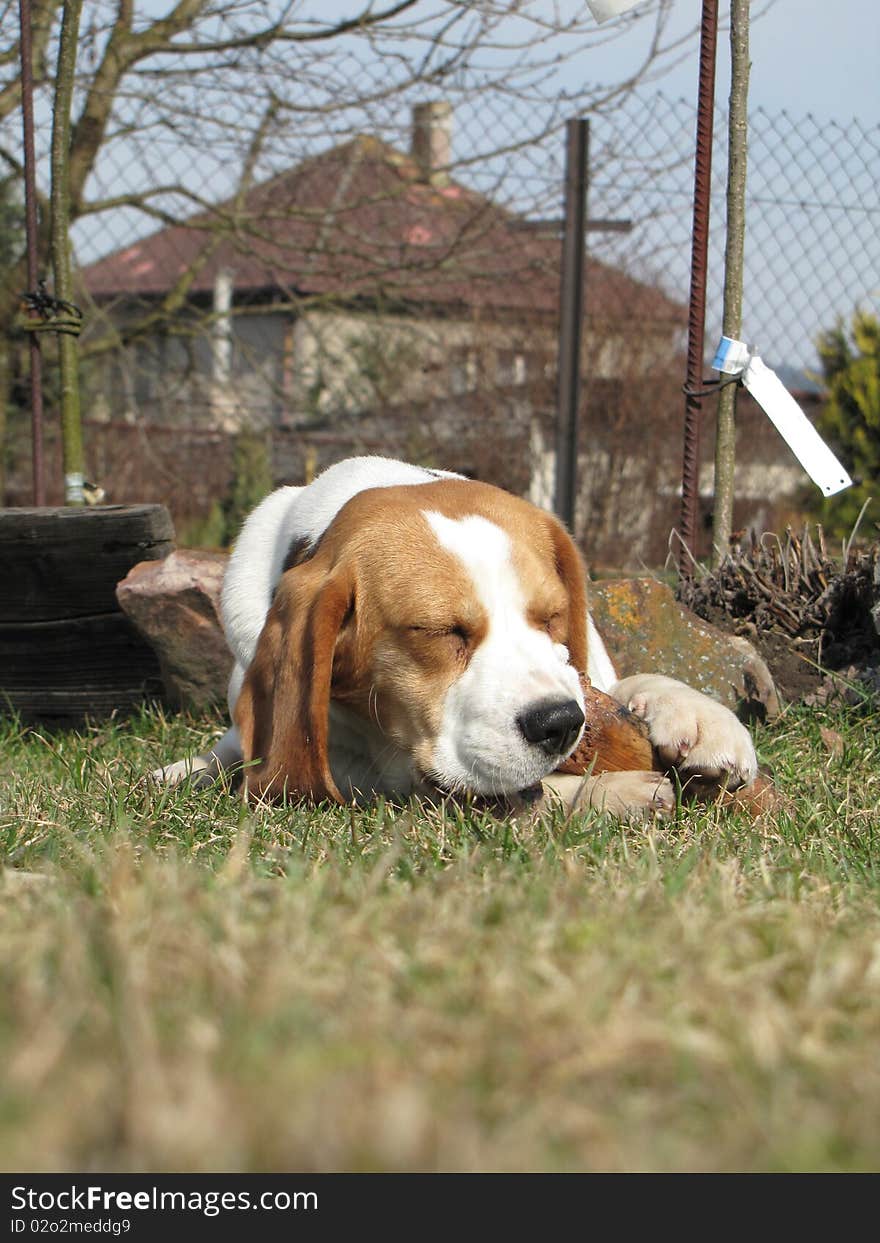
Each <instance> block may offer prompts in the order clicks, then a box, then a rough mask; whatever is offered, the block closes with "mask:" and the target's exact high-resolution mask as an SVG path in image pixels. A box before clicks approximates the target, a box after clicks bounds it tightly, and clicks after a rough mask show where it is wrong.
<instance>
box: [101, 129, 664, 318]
mask: <svg viewBox="0 0 880 1243" xmlns="http://www.w3.org/2000/svg"><path fill="white" fill-rule="evenodd" d="M522 225H523V220H522V218H521V217H519V216H517V215H515V214H514V213H512V212H509V211H507V210H505V209H504V208H502V207H499V206H497V205H496V204H494V203H493V202H492V201H491V200H490V199H488V198H486V197H484V196H483V195H480V194H478V193H476V192H475V191H473V190H469V189H467V188H466V187H464V186H462V185H460V184H458V183H456V182H454V181H450V182H449V184H447V185H442V186H437V185H429V184H427V183H426V182H425V181H424V180H422V178H421V175H420V171H419V169H418V167H417V165H416V164H415V162H414V161H413V160H412V159H411V158H410V157H409V156H406V155H403V154H401V153H400V152H399V151H397V150H395V149H394V148H393V147H390V146H388V145H387V144H385V143H383V142H381V141H379V140H378V139H375V138H371V137H365V136H358V137H356V138H354V139H353V140H351V141H350V142H347V143H345V144H343V145H341V146H337V147H333V148H332V149H330V150H329V151H326V152H324V153H323V154H321V155H318V156H316V157H314V158H312V159H309V160H306V161H305V162H304V163H302V164H299V165H297V166H296V167H295V168H293V169H290V170H288V171H287V172H284V173H281V174H279V175H278V176H276V177H274V178H272V179H271V180H269V181H266V182H263V183H262V184H260V185H258V186H256V187H254V188H253V189H252V190H251V191H250V192H249V193H248V194H246V195H245V196H243V200H242V202H241V203H240V204H239V205H236V203H235V201H234V200H229V201H227V202H226V203H223V204H221V205H219V206H218V207H217V208H215V209H212V210H211V211H207V212H203V213H201V214H199V215H197V216H194V217H192V218H191V219H190V220H189V221H187V222H186V223H185V224H180V225H173V226H170V227H167V228H164V229H161V230H160V231H159V232H157V233H154V234H152V235H151V236H149V237H146V238H144V239H143V241H140V242H136V243H135V244H134V245H132V246H128V247H126V248H125V249H124V250H121V251H117V252H115V253H114V254H111V255H108V256H107V257H106V258H104V259H100V260H98V261H97V262H95V263H93V264H90V265H89V266H88V267H86V268H84V269H83V272H82V278H83V280H84V282H85V284H86V287H87V288H88V290H89V292H90V293H91V294H92V295H93V296H94V297H96V298H106V297H110V296H132V297H145V296H151V295H153V296H156V295H161V294H164V293H165V292H167V291H168V290H169V289H170V288H171V287H172V286H173V285H174V283H175V282H176V281H177V280H178V279H179V277H180V276H181V275H182V274H183V273H184V272H186V270H187V269H188V268H189V267H190V266H191V265H193V264H197V262H198V260H199V257H200V255H203V252H204V255H203V263H202V266H201V267H197V268H196V273H195V277H194V279H193V282H192V285H191V289H192V291H193V292H207V291H210V290H211V289H212V287H213V284H214V279H215V275H216V273H217V271H218V270H220V269H224V268H226V269H231V270H232V271H233V272H234V285H235V289H236V292H237V293H242V292H245V291H249V292H257V291H276V292H277V291H280V292H281V294H282V295H284V294H285V293H286V294H287V295H288V296H290V297H291V298H302V297H311V296H315V295H318V296H320V295H333V296H341V297H345V298H366V299H369V300H376V299H386V300H387V301H388V302H389V303H390V304H396V303H399V302H406V303H419V304H425V303H428V304H433V305H435V306H438V307H446V308H448V309H449V310H453V309H454V308H461V307H466V308H469V309H471V310H478V309H481V308H485V309H486V310H496V311H506V312H520V313H522V312H537V313H538V314H539V315H556V313H557V311H558V306H559V266H560V251H561V243H560V239H559V238H558V237H554V236H548V235H547V234H543V233H541V232H540V231H535V230H534V229H524V228H523V227H522ZM218 226H219V229H220V230H221V232H222V239H221V240H220V241H219V243H217V241H216V239H217V237H218ZM212 245H213V247H214V249H213V250H212V249H210V248H211V246H212ZM586 301H587V314H588V315H590V316H593V315H600V316H601V317H602V319H603V320H618V319H621V318H624V319H626V320H633V319H635V320H641V321H646V320H648V321H652V322H654V323H658V322H659V323H665V324H670V325H676V326H677V325H680V324H681V323H682V321H683V318H684V314H685V312H684V308H683V307H682V306H681V305H680V304H678V303H676V302H673V301H672V300H670V299H669V298H667V297H666V296H665V295H664V294H663V293H662V292H661V291H660V290H659V289H656V288H654V287H652V286H650V285H646V284H642V283H641V282H639V281H635V280H632V279H631V278H630V277H628V276H626V275H624V273H622V272H621V271H619V270H617V269H615V268H612V267H609V266H608V265H606V264H603V263H601V262H599V261H598V260H589V262H588V269H587V276H586Z"/></svg>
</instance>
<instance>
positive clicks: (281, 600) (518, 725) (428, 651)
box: [154, 457, 757, 814]
mask: <svg viewBox="0 0 880 1243" xmlns="http://www.w3.org/2000/svg"><path fill="white" fill-rule="evenodd" d="M221 612H222V619H223V625H224V629H225V633H226V637H227V640H228V642H229V645H230V648H231V649H232V652H233V654H234V656H235V660H236V664H235V667H234V670H233V673H232V676H231V679H230V684H229V708H230V712H231V715H232V719H233V722H234V724H233V726H232V728H231V729H230V730H229V731H228V732H227V733H226V734H225V735H224V737H223V738H222V739H221V740H220V741H219V742H218V743H217V745H216V746H215V747H214V748H213V750H212V751H211V752H210V753H209V754H207V755H202V756H197V757H195V758H194V759H188V760H182V761H178V762H177V763H175V764H171V765H169V766H167V767H165V768H162V769H159V770H158V771H157V773H156V774H154V776H156V777H157V778H158V779H159V780H162V781H166V782H172V783H173V782H177V781H180V780H183V779H185V778H187V777H192V778H194V779H195V780H196V781H197V782H198V783H199V784H202V783H207V782H211V781H213V780H215V779H216V778H217V777H218V776H219V775H220V774H221V773H222V772H223V771H224V770H226V769H229V768H230V767H239V768H240V767H241V766H244V775H245V776H244V779H245V782H246V787H247V791H248V792H249V794H251V795H256V796H257V797H265V798H278V797H284V796H289V797H300V796H303V797H307V798H310V799H313V800H321V799H330V800H333V801H336V802H360V801H368V800H369V799H371V798H372V797H374V796H376V795H379V794H382V795H386V796H390V797H398V798H400V797H406V796H408V795H411V794H414V793H424V792H428V791H431V790H434V791H436V790H438V789H439V790H441V791H445V792H448V793H451V794H457V793H473V794H476V795H483V796H490V797H495V798H497V797H504V796H513V797H515V796H517V795H520V794H521V793H522V792H532V793H533V792H534V791H535V790H536V789H537V790H539V791H540V790H543V793H544V794H545V795H546V796H547V797H549V798H553V797H557V798H560V799H562V800H563V801H564V802H565V803H566V804H567V805H568V806H572V807H573V806H575V805H593V806H601V807H604V808H605V809H607V810H610V811H613V812H617V813H621V814H624V813H629V812H632V811H639V810H646V809H660V810H662V809H667V808H670V807H671V806H673V805H674V801H675V800H674V791H673V788H672V785H671V783H670V781H669V780H668V778H667V777H666V776H664V775H663V774H661V773H657V772H635V773H634V772H611V773H601V774H598V775H595V776H589V775H588V776H587V777H582V776H572V775H570V774H555V770H556V769H557V768H558V767H559V766H560V765H561V764H562V763H563V762H564V761H565V760H566V758H567V757H568V756H569V755H570V754H571V753H572V751H573V750H574V749H575V748H576V747H577V744H578V742H579V740H580V738H581V734H582V732H583V730H584V723H585V717H584V707H585V702H584V694H583V691H582V687H581V674H583V673H586V674H587V675H588V677H589V679H590V681H591V682H592V683H593V684H594V685H595V686H598V687H599V688H600V689H601V690H604V691H607V692H609V693H610V694H611V695H612V696H613V697H614V698H615V699H617V700H618V701H619V702H621V703H623V704H625V705H626V706H627V707H628V708H630V709H631V710H632V711H634V712H635V713H636V714H637V715H639V716H640V717H642V718H643V720H644V721H645V722H646V724H647V728H648V733H649V737H650V741H651V743H652V745H653V747H654V748H655V751H656V753H658V754H659V755H660V756H662V757H663V759H664V760H665V761H666V762H668V763H669V764H670V765H672V766H675V767H678V768H679V769H680V770H681V771H682V775H683V776H684V777H687V776H688V775H689V774H697V775H699V776H700V777H701V778H703V779H709V780H715V781H718V782H720V783H723V784H726V785H727V786H728V787H734V788H735V787H736V786H741V785H747V784H748V783H750V782H751V781H752V780H753V779H754V777H755V775H756V773H757V763H756V758H755V752H754V748H753V746H752V742H751V738H750V737H749V734H748V732H747V731H746V729H745V728H744V727H743V726H742V725H741V724H740V722H739V721H738V720H737V719H736V717H735V716H734V715H733V713H732V712H730V711H729V710H728V709H727V708H725V707H723V706H722V705H720V704H718V703H716V702H715V701H714V700H712V699H709V698H708V697H707V696H705V695H702V694H700V693H698V692H696V691H694V690H692V689H690V688H688V687H687V686H685V685H683V684H682V683H680V682H676V681H673V680H672V679H670V678H665V677H659V676H657V675H651V674H640V675H638V676H636V677H634V678H632V677H630V678H624V679H623V680H622V681H619V680H618V679H617V676H616V673H615V671H614V668H613V666H612V664H611V661H610V659H609V657H608V653H607V651H606V650H605V647H604V645H603V643H602V640H601V638H600V637H599V635H598V633H597V632H596V629H595V627H594V625H593V623H592V619H591V618H590V617H589V614H588V611H587V594H586V575H585V572H584V567H583V564H582V562H581V558H580V555H579V553H578V551H577V549H576V548H575V546H574V544H573V542H572V540H571V538H570V536H569V535H568V533H567V531H566V530H565V528H564V527H563V526H562V525H561V524H560V523H559V522H558V521H557V520H556V519H555V518H554V517H552V516H551V515H550V514H548V513H545V512H544V511H543V510H540V509H538V508H536V507H535V506H534V505H532V504H530V503H529V502H527V501H525V500H522V499H520V498H518V497H516V496H513V495H511V494H509V493H507V492H504V491H502V490H501V489H499V488H496V487H492V486H491V485H489V484H484V483H476V482H473V481H471V480H468V479H465V478H463V477H461V476H458V475H454V474H451V473H449V472H447V471H439V470H428V469H424V468H422V467H418V466H410V465H408V464H406V463H404V462H397V461H392V460H390V459H387V458H380V457H360V458H351V459H348V460H347V461H343V462H339V463H338V464H336V465H335V466H331V467H329V469H327V470H325V471H324V472H323V473H322V474H321V475H319V476H318V477H317V478H316V479H315V480H314V481H313V482H312V483H310V484H308V485H307V486H305V487H283V488H279V489H278V490H277V491H275V492H273V493H271V494H270V495H269V496H267V497H266V499H265V500H264V501H262V502H261V504H260V505H258V506H257V508H256V509H255V510H254V511H253V512H252V513H251V514H250V516H249V517H248V518H247V520H246V522H245V524H244V526H243V528H242V531H241V534H240V535H239V537H238V540H237V542H236V544H235V547H234V549H233V552H232V555H231V557H230V561H229V566H228V569H227V571H226V576H225V580H224V584H223V591H222V600H221ZM554 774H555V775H554Z"/></svg>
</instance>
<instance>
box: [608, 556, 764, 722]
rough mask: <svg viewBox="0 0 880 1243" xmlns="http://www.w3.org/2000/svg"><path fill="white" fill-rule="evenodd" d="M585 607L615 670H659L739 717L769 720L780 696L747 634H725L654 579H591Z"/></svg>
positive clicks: (624, 673) (644, 671)
mask: <svg viewBox="0 0 880 1243" xmlns="http://www.w3.org/2000/svg"><path fill="white" fill-rule="evenodd" d="M590 608H591V610H592V613H593V619H594V621H595V622H596V626H597V627H598V629H599V633H600V634H601V635H602V638H603V639H604V640H605V644H606V646H607V648H608V654H609V655H610V657H611V659H612V661H613V662H614V665H615V667H616V669H617V671H618V673H619V674H620V675H621V677H623V676H628V675H629V674H634V673H664V674H666V675H667V677H670V678H679V679H680V680H681V681H682V682H687V683H688V685H689V686H693V687H694V688H695V689H696V690H700V691H704V692H705V693H706V694H708V695H711V696H712V698H713V699H717V700H719V701H720V702H721V703H723V704H726V705H727V707H728V708H732V709H733V711H734V712H736V714H737V715H738V716H739V717H740V718H741V719H744V720H756V719H757V720H769V719H771V718H772V717H775V716H776V715H777V714H778V712H779V696H778V695H777V693H776V687H775V686H774V683H773V678H772V676H771V674H770V670H769V669H768V668H767V665H766V664H765V663H764V661H763V660H762V659H761V657H760V656H759V655H758V653H757V651H756V650H755V648H754V647H753V646H752V644H751V643H749V641H748V639H744V638H741V637H740V636H738V635H729V634H725V633H724V631H722V630H719V629H718V628H717V627H715V626H712V625H710V624H709V623H708V622H705V621H703V620H702V619H701V618H699V617H697V615H696V613H692V612H691V611H690V609H686V608H684V607H683V606H682V605H680V604H679V603H678V602H677V601H676V599H675V597H674V596H673V594H672V592H671V591H670V589H669V588H668V587H667V586H666V585H665V584H664V583H661V582H658V581H657V580H656V579H653V578H633V579H614V580H608V581H604V582H597V583H591V584H590Z"/></svg>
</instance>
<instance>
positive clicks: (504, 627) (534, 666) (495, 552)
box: [425, 512, 583, 794]
mask: <svg viewBox="0 0 880 1243" xmlns="http://www.w3.org/2000/svg"><path fill="white" fill-rule="evenodd" d="M425 518H426V520H427V522H428V523H429V525H430V526H431V529H432V530H433V531H434V533H435V534H436V536H437V539H438V541H439V542H440V544H441V545H442V546H443V547H444V548H445V549H447V551H449V552H451V553H452V554H453V556H455V557H456V559H457V560H458V561H459V562H460V563H461V565H462V567H463V569H464V570H465V572H466V573H467V575H468V578H469V580H470V582H471V585H472V588H473V591H474V594H475V595H476V597H477V599H478V600H479V601H480V603H481V604H482V606H483V608H484V609H485V611H486V616H487V618H488V623H489V628H488V632H487V634H486V636H485V638H484V639H483V641H482V643H480V645H479V647H478V648H477V649H476V651H474V652H473V654H472V655H471V659H470V662H469V664H468V667H467V669H465V671H464V673H463V674H462V675H461V677H460V678H458V679H457V681H456V682H454V683H453V685H452V686H451V687H450V689H449V691H448V692H447V695H446V701H445V704H444V708H443V720H442V725H441V729H440V733H439V736H438V738H437V741H436V745H435V748H434V761H433V766H432V770H431V772H430V774H429V775H430V776H431V777H432V778H433V779H434V780H435V781H437V782H438V783H439V784H440V785H442V786H443V787H444V788H446V789H452V790H455V789H470V790H474V791H476V792H477V793H478V794H500V793H509V792H511V791H513V790H518V789H524V788H525V787H527V786H530V785H533V784H534V783H535V782H537V781H540V779H541V778H542V777H543V776H545V775H546V774H547V773H548V772H550V771H551V770H552V769H553V768H555V767H556V765H557V764H558V763H559V760H560V757H559V756H550V757H548V756H547V754H546V753H544V752H543V751H541V749H540V748H539V747H535V746H533V745H530V744H529V743H527V742H526V740H525V738H524V737H523V734H522V732H521V730H520V728H519V726H518V724H517V719H518V717H520V716H521V714H522V713H523V712H525V711H526V710H527V709H528V708H530V707H533V706H534V705H536V704H539V703H542V702H550V701H554V700H557V701H565V700H572V699H573V700H574V701H575V702H576V703H577V704H578V705H579V707H581V708H583V696H582V693H581V689H580V679H579V677H578V674H577V670H575V669H574V668H573V667H572V666H571V665H570V664H569V663H568V652H567V650H566V649H565V648H564V647H563V646H562V645H561V644H558V643H554V642H553V640H552V639H551V637H550V635H549V634H547V633H546V632H545V631H543V630H538V629H536V628H535V627H534V626H531V625H529V623H528V620H527V618H526V609H527V605H528V600H527V598H526V590H525V585H524V584H523V583H521V582H520V580H519V577H518V575H517V573H516V570H515V568H514V565H513V560H512V556H511V551H512V550H511V542H510V536H509V535H508V534H507V532H506V531H504V530H502V528H501V527H499V526H497V525H496V524H495V523H492V522H489V521H488V520H487V519H485V518H481V517H477V516H476V515H471V516H468V517H465V518H447V517H446V516H445V515H443V514H439V513H435V512H425Z"/></svg>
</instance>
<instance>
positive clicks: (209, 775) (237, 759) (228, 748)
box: [150, 725, 243, 789]
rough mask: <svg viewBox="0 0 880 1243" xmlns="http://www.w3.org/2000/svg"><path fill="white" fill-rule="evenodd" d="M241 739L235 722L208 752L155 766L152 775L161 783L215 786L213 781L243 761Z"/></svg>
mask: <svg viewBox="0 0 880 1243" xmlns="http://www.w3.org/2000/svg"><path fill="white" fill-rule="evenodd" d="M242 759H243V756H242V753H241V741H240V739H239V736H238V730H237V729H236V727H235V726H234V725H233V726H232V728H231V729H228V730H227V731H226V733H225V734H224V735H223V737H222V738H221V739H220V740H219V741H218V742H217V743H216V744H215V745H214V746H213V747H212V748H211V750H210V751H208V752H207V753H206V754H205V755H191V756H187V758H186V759H185V760H175V761H174V763H173V764H165V765H163V767H161V768H155V769H154V770H153V771H152V772H151V773H150V778H151V779H152V780H153V781H156V782H158V783H159V784H160V785H169V786H176V785H180V783H181V782H182V781H188V780H189V781H192V784H193V785H194V786H195V787H196V788H198V789H201V788H203V787H204V786H209V785H213V784H214V782H215V781H216V780H217V779H218V777H220V776H221V774H222V773H224V772H226V771H227V770H228V769H230V768H234V767H235V765H236V764H241V762H242Z"/></svg>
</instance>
